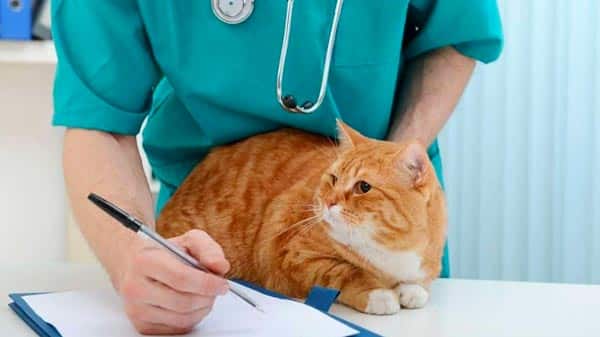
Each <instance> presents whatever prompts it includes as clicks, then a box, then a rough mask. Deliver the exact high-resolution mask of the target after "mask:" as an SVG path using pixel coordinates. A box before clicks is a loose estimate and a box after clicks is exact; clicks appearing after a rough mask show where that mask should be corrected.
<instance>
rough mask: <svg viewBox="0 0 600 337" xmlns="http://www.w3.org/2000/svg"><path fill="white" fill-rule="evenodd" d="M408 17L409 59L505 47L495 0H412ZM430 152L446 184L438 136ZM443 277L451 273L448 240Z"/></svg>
mask: <svg viewBox="0 0 600 337" xmlns="http://www.w3.org/2000/svg"><path fill="white" fill-rule="evenodd" d="M407 21H408V25H407V27H406V31H407V32H408V34H409V35H411V38H410V39H409V40H408V41H406V45H405V49H404V53H403V55H404V58H405V61H406V62H410V60H412V59H414V58H415V57H418V56H421V55H423V54H425V53H427V52H430V51H433V50H435V49H438V48H442V47H447V46H453V47H454V48H455V49H456V50H457V51H459V52H460V53H461V54H463V55H465V56H468V57H471V58H473V59H476V60H479V61H481V62H484V63H489V62H492V61H494V60H496V59H497V58H498V57H499V56H500V53H501V51H502V46H503V34H502V25H501V20H500V14H499V12H498V6H497V4H496V1H495V0H437V1H436V0H411V2H410V7H409V12H408V17H407ZM413 32H414V33H413ZM428 152H429V157H430V159H431V162H432V164H433V166H434V168H435V171H436V174H437V176H438V179H439V181H440V183H441V184H442V188H443V187H444V177H443V173H442V172H443V170H442V160H441V157H440V154H439V147H438V142H437V140H436V141H435V142H434V143H433V144H432V145H431V147H430V148H429V151H428ZM440 277H443V278H447V277H450V261H449V252H448V242H447V241H446V245H445V247H444V257H443V259H442V272H441V274H440Z"/></svg>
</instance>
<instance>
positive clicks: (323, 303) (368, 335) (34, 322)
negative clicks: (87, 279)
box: [8, 280, 381, 337]
mask: <svg viewBox="0 0 600 337" xmlns="http://www.w3.org/2000/svg"><path fill="white" fill-rule="evenodd" d="M236 282H237V283H240V284H242V285H244V286H246V287H249V288H251V289H253V290H256V291H259V292H261V293H263V294H266V295H269V296H272V297H276V298H281V299H289V297H287V296H284V295H282V294H279V293H276V292H273V291H270V290H267V289H264V288H261V287H259V286H257V285H255V284H252V283H249V282H245V281H240V280H236ZM40 294H46V293H14V294H10V295H9V297H10V299H11V300H12V302H11V303H9V304H8V306H9V307H10V308H11V309H12V310H13V312H14V313H15V314H16V315H17V316H19V318H21V320H23V321H24V322H25V323H26V324H27V325H28V326H29V327H30V328H31V329H32V330H33V331H34V332H35V333H36V334H37V335H38V336H40V337H61V334H60V333H59V332H58V330H56V328H54V326H52V325H51V324H49V323H47V322H46V321H44V319H43V318H42V317H40V316H39V315H38V314H37V313H36V312H35V311H33V309H32V308H31V307H30V306H29V305H28V304H27V302H26V301H25V300H24V299H23V297H25V296H35V295H40ZM338 295H339V291H338V290H335V289H330V288H322V287H313V288H312V289H311V291H310V293H309V295H308V297H307V298H306V301H305V302H304V304H306V305H309V306H311V307H313V308H315V309H317V310H319V311H321V312H323V313H325V314H326V315H328V316H329V317H331V318H333V319H335V320H337V321H339V322H341V323H343V324H346V325H347V326H350V327H352V328H354V329H356V330H357V331H359V333H358V334H356V335H354V336H355V337H381V335H378V334H376V333H374V332H372V331H369V330H367V329H365V328H363V327H361V326H358V325H356V324H354V323H351V322H348V321H346V320H344V319H341V318H339V317H337V316H334V315H331V314H329V313H328V311H329V309H330V308H331V306H332V305H333V303H334V302H335V300H336V299H337V297H338Z"/></svg>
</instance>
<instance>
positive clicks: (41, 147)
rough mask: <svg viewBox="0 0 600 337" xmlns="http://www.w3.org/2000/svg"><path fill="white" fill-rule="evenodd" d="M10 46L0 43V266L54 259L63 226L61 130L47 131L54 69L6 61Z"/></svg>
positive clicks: (61, 246) (60, 251)
mask: <svg viewBox="0 0 600 337" xmlns="http://www.w3.org/2000/svg"><path fill="white" fill-rule="evenodd" d="M13 47H14V45H11V46H8V45H7V44H6V43H4V42H2V43H0V118H1V119H0V190H1V193H0V222H1V223H0V247H1V252H2V253H1V254H0V263H15V262H17V263H18V262H20V261H23V262H27V261H39V260H40V259H44V260H59V259H63V258H64V257H65V252H66V248H65V237H66V227H65V198H64V188H63V178H62V171H61V136H62V131H61V130H59V129H56V128H51V127H49V125H50V119H51V116H52V100H51V88H52V81H53V77H54V65H53V64H52V62H45V59H44V60H39V59H36V57H35V56H34V57H32V58H33V60H29V61H27V62H25V61H24V59H23V58H21V57H19V58H17V57H15V58H13V57H12V56H11V57H9V56H7V55H8V54H11V53H12V54H15V55H16V54H20V53H21V51H15V50H11V51H7V50H6V49H7V48H8V49H14V48H13ZM16 56H18V55H16ZM17 59H18V61H15V60H17ZM30 61H31V62H30Z"/></svg>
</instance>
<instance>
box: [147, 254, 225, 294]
mask: <svg viewBox="0 0 600 337" xmlns="http://www.w3.org/2000/svg"><path fill="white" fill-rule="evenodd" d="M143 255H144V257H143V258H141V259H142V260H143V261H141V262H140V263H139V264H140V265H141V266H143V267H140V268H142V270H140V272H141V273H143V275H145V276H146V277H148V278H150V279H152V280H156V281H159V282H162V283H163V284H165V285H166V286H168V287H170V288H172V289H173V290H175V291H179V292H185V293H192V294H195V295H201V296H217V295H223V294H225V293H226V292H227V290H228V289H229V287H228V284H227V281H226V280H225V279H223V278H221V277H218V276H215V275H211V274H208V273H205V272H203V271H201V270H198V269H195V268H193V267H190V266H188V265H187V264H184V263H182V262H181V261H179V260H178V259H177V258H175V257H173V256H172V255H171V254H170V253H168V252H165V251H164V250H160V249H154V250H150V251H148V252H146V253H145V254H143Z"/></svg>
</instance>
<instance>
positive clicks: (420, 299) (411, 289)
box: [396, 284, 429, 309]
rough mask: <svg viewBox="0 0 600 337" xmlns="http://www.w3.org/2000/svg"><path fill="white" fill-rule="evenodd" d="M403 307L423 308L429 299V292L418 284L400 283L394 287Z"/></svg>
mask: <svg viewBox="0 0 600 337" xmlns="http://www.w3.org/2000/svg"><path fill="white" fill-rule="evenodd" d="M396 292H397V293H398V296H399V297H400V304H401V305H402V307H403V308H408V309H419V308H423V307H424V306H425V304H427V301H428V300H429V292H428V291H427V290H426V289H425V288H423V287H422V286H421V285H418V284H400V285H399V286H398V287H396Z"/></svg>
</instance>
